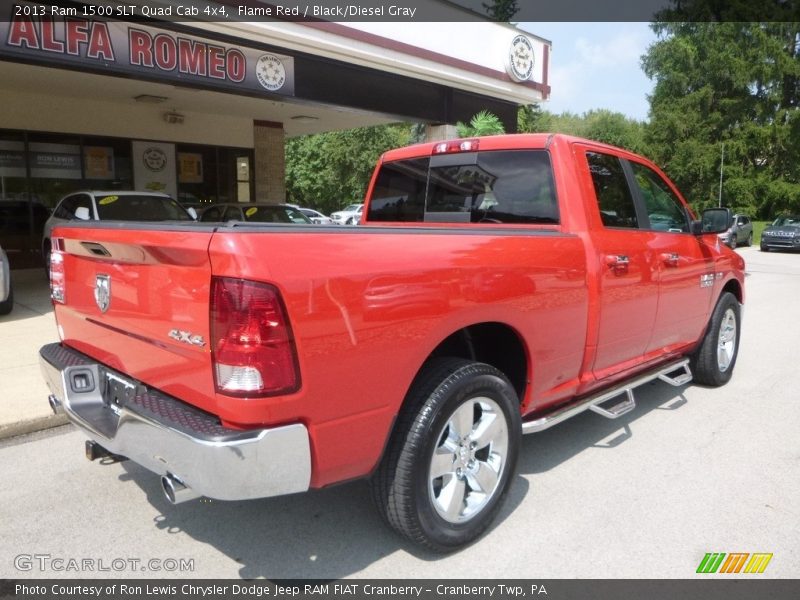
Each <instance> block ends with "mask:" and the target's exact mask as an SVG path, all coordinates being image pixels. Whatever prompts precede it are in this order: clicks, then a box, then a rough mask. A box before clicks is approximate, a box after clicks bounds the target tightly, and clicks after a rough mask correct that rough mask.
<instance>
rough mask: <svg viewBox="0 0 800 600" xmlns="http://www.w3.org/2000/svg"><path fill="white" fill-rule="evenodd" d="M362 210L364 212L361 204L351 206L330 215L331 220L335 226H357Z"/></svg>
mask: <svg viewBox="0 0 800 600" xmlns="http://www.w3.org/2000/svg"><path fill="white" fill-rule="evenodd" d="M362 210H364V205H363V204H351V205H349V206H346V207H345V208H343V209H342V210H337V211H336V212H334V213H331V219H333V222H334V223H336V224H337V225H358V223H359V221H360V220H361V211H362Z"/></svg>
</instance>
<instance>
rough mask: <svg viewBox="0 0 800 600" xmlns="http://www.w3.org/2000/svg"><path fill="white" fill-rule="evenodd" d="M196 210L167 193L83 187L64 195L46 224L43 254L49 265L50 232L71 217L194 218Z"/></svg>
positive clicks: (138, 219)
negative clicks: (89, 189) (78, 190)
mask: <svg viewBox="0 0 800 600" xmlns="http://www.w3.org/2000/svg"><path fill="white" fill-rule="evenodd" d="M195 219H197V212H195V210H194V209H193V208H189V209H186V208H184V207H183V206H181V205H180V204H179V203H178V202H177V201H176V200H174V199H173V198H172V197H170V196H168V195H166V194H160V193H157V192H135V191H120V190H113V191H111V190H109V191H96V190H95V191H81V192H74V193H72V194H69V195H67V196H64V197H63V198H62V199H61V201H60V202H59V203H58V205H56V209H55V210H54V211H53V214H52V215H51V216H50V218H49V219H47V222H46V223H45V224H44V233H43V235H42V256H43V257H44V261H45V262H44V264H45V268H46V269H47V270H48V271H49V269H50V248H51V242H50V234H51V232H52V231H53V227H55V226H57V225H62V224H64V223H69V222H70V221H75V220H78V221H193V220H195Z"/></svg>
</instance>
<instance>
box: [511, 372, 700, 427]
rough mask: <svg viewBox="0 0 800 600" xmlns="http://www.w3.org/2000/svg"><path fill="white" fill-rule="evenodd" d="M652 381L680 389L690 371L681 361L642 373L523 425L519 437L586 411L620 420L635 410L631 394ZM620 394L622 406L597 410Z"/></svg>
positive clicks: (616, 405) (690, 374) (687, 380)
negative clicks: (619, 418)
mask: <svg viewBox="0 0 800 600" xmlns="http://www.w3.org/2000/svg"><path fill="white" fill-rule="evenodd" d="M655 379H660V380H661V381H664V382H666V383H668V384H670V385H672V386H675V387H680V386H682V385H685V384H687V383H689V382H690V381H691V380H692V371H691V370H690V369H689V359H688V358H683V359H680V360H678V361H675V362H672V363H669V364H668V365H666V366H660V367H658V368H656V369H653V370H651V371H648V372H646V373H644V374H643V375H640V376H638V377H635V378H634V379H631V380H629V381H625V382H623V383H621V384H619V385H616V386H614V387H612V388H610V389H608V390H605V391H603V392H599V393H597V394H595V395H593V396H589V397H588V398H585V399H583V400H580V401H579V402H578V403H577V404H573V405H569V406H566V407H564V408H561V409H558V410H556V411H554V412H552V413H550V414H549V415H545V416H543V417H539V418H538V419H534V420H532V421H527V422H524V423H523V424H522V433H523V434H525V433H537V432H539V431H544V430H545V429H549V428H550V427H552V426H553V425H557V424H558V423H561V422H562V421H566V420H567V419H569V418H570V417H574V416H575V415H578V414H580V413H582V412H584V411H585V410H591V411H593V412H596V413H597V414H599V415H602V416H604V417H606V418H607V419H616V418H618V417H621V416H622V415H624V414H626V413H629V412H630V411H632V410H633V409H634V408H636V399H635V398H634V395H633V390H634V389H635V388H637V387H639V386H641V385H644V384H645V383H649V382H651V381H653V380H655ZM623 394H625V399H624V400H622V401H621V402H617V403H616V404H614V405H612V406H610V407H604V406H600V405H601V404H604V403H606V402H608V401H610V400H614V399H615V398H617V397H618V396H622V395H623Z"/></svg>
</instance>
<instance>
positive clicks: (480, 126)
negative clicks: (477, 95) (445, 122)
mask: <svg viewBox="0 0 800 600" xmlns="http://www.w3.org/2000/svg"><path fill="white" fill-rule="evenodd" d="M456 131H457V132H458V136H459V137H478V136H482V135H499V134H501V133H505V132H506V129H505V127H503V122H502V121H501V120H500V119H499V118H498V117H497V115H493V114H492V113H490V112H489V111H488V110H482V111H480V112H479V113H478V114H476V115H475V116H474V117H472V120H471V121H470V122H469V125H467V124H466V123H462V122H461V121H459V122H458V123H456Z"/></svg>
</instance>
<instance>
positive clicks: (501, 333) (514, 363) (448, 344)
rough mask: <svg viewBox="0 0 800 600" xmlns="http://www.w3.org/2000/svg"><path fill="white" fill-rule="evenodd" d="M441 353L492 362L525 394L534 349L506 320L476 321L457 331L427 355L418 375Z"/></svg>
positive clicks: (521, 398) (486, 362)
mask: <svg viewBox="0 0 800 600" xmlns="http://www.w3.org/2000/svg"><path fill="white" fill-rule="evenodd" d="M440 357H453V358H464V359H468V360H472V361H476V362H481V363H485V364H487V365H491V366H493V367H494V368H496V369H497V370H498V371H500V372H501V373H503V374H504V375H505V376H506V377H507V378H508V380H509V381H510V382H511V384H512V385H513V386H514V389H515V390H516V392H517V396H518V397H519V399H520V401H522V400H523V399H524V398H525V393H526V391H527V389H528V385H529V380H530V374H529V373H530V370H531V367H530V353H529V351H528V347H527V345H526V344H525V342H524V341H523V339H522V336H521V335H520V334H519V332H518V331H517V330H516V329H514V328H513V327H511V326H510V325H508V324H506V323H500V322H484V323H475V324H473V325H469V326H467V327H463V328H461V329H459V330H457V331H455V332H453V333H452V334H450V335H449V336H447V337H446V338H445V339H444V340H442V341H441V342H440V343H439V344H438V345H437V346H436V347H435V348H434V349H433V350H432V351H431V353H430V354H429V355H428V356H427V357H426V359H425V361H423V363H422V364H421V365H420V368H419V371H417V375H416V377H418V376H419V374H420V373H421V372H422V371H423V369H424V368H425V365H426V364H427V363H428V362H429V361H430V360H432V359H434V358H440Z"/></svg>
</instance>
